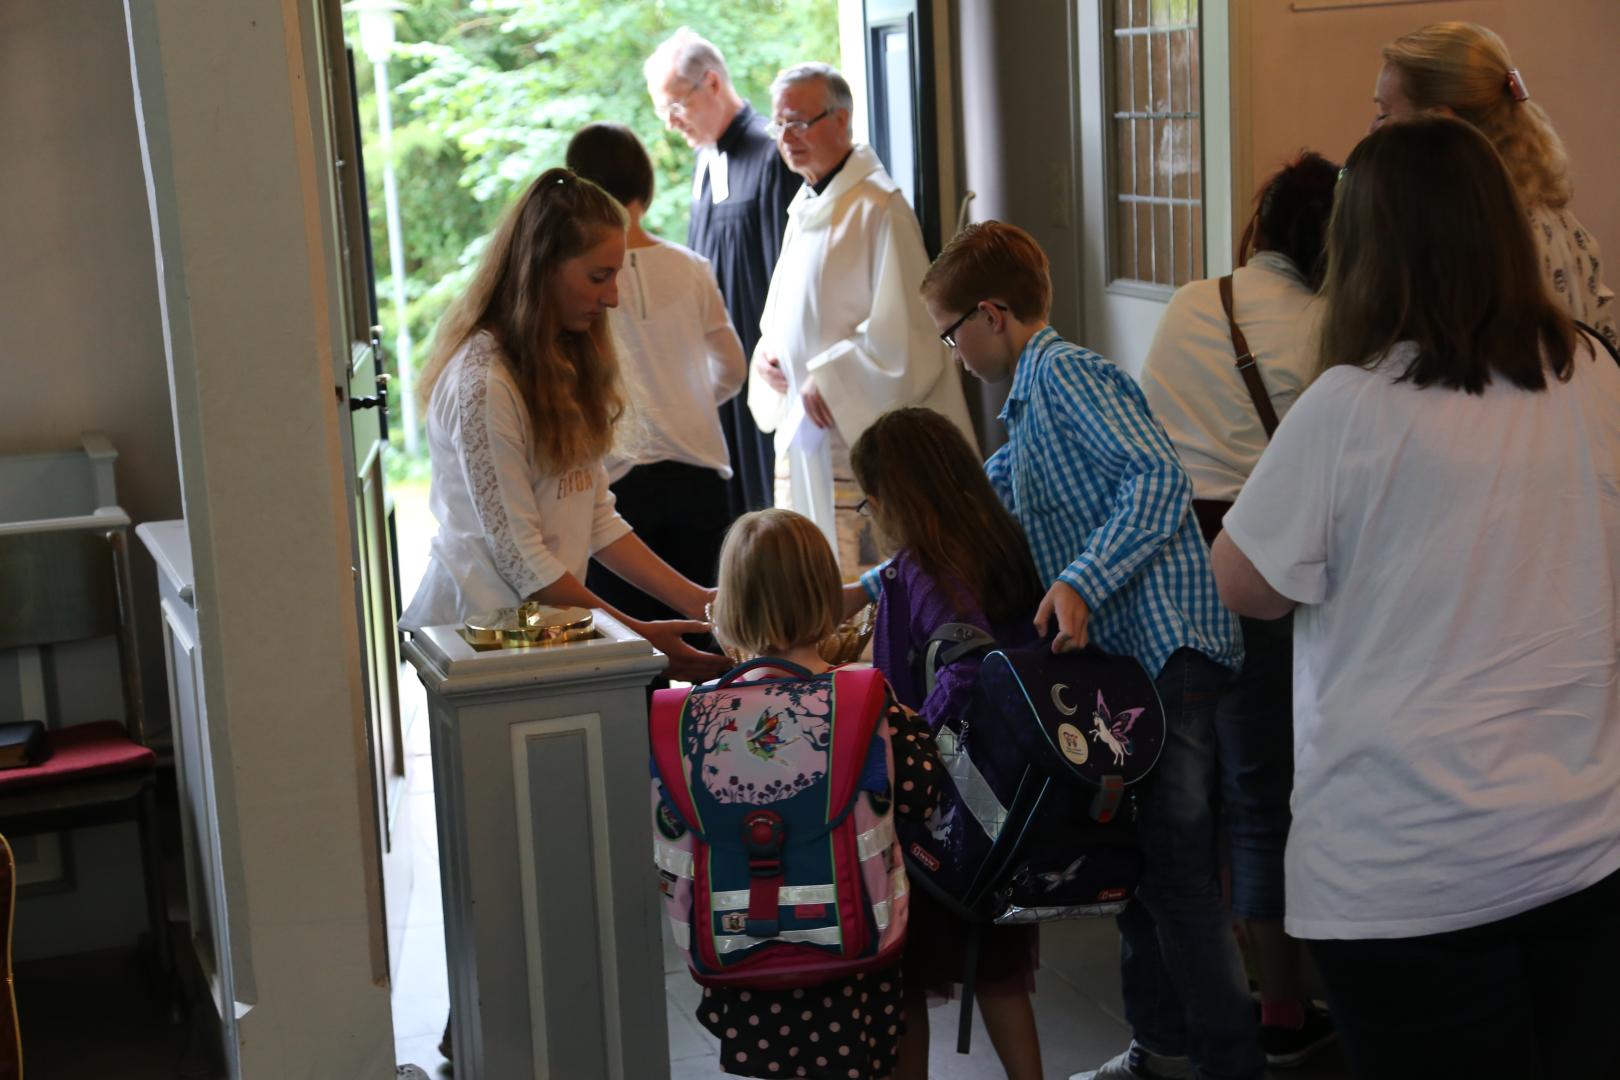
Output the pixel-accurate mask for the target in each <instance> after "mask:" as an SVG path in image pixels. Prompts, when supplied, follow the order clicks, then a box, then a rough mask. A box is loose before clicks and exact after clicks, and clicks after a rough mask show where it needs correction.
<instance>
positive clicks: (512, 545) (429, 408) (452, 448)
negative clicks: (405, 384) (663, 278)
mask: <svg viewBox="0 0 1620 1080" xmlns="http://www.w3.org/2000/svg"><path fill="white" fill-rule="evenodd" d="M625 227H626V218H625V213H624V208H623V207H621V206H620V205H619V204H618V203H617V202H615V201H614V200H613V198H612V196H610V195H608V194H607V193H606V192H605V191H603V190H602V189H601V188H599V187H597V186H596V185H595V184H593V183H591V182H590V181H588V180H584V179H582V178H580V177H578V176H576V175H575V174H574V173H572V172H570V171H569V170H567V169H549V170H547V171H546V172H545V173H543V174H541V176H540V177H539V178H538V179H537V180H535V181H534V183H532V184H530V185H529V187H528V189H527V190H526V191H525V192H524V193H523V196H522V197H521V198H520V199H518V201H517V202H516V203H515V204H514V205H513V206H512V208H511V209H510V210H508V211H507V213H506V215H505V216H504V217H503V218H502V219H501V223H500V226H499V228H497V229H496V231H495V234H494V235H493V236H492V237H491V238H490V241H489V245H488V246H487V247H486V248H485V249H484V254H483V257H482V258H481V259H480V260H479V264H478V269H477V272H476V273H475V274H474V275H473V278H472V281H471V283H470V284H469V285H468V286H467V290H466V291H465V292H464V293H462V295H461V296H460V297H459V298H457V299H456V301H455V302H454V303H452V304H451V305H450V307H449V309H448V310H447V311H446V312H445V314H444V318H443V319H442V320H440V323H439V328H438V333H437V336H436V337H435V339H434V343H433V353H432V356H431V358H430V359H429V361H428V364H427V366H426V368H425V369H424V371H423V374H422V400H423V403H424V406H425V409H424V415H425V418H426V423H427V436H428V453H429V457H430V460H431V462H432V467H433V487H432V491H431V493H430V495H429V499H428V504H429V507H430V509H431V510H432V511H433V516H434V517H435V518H436V519H437V520H438V522H439V532H438V535H437V536H435V537H434V540H433V546H432V555H431V558H430V560H429V563H428V568H427V571H426V573H425V574H424V575H423V578H422V583H421V585H420V587H419V588H418V589H417V592H416V596H415V597H414V598H413V599H412V601H411V604H410V606H409V607H408V608H407V609H406V610H405V614H404V616H403V617H402V618H401V619H400V625H401V626H402V627H404V628H405V629H407V630H412V631H415V630H420V629H421V628H422V627H424V626H434V625H448V624H457V623H460V622H463V621H464V620H466V619H469V618H472V617H473V616H475V615H483V614H487V613H489V612H493V611H496V610H498V609H502V608H511V607H516V606H517V605H519V604H521V603H522V602H524V601H526V600H533V601H538V602H541V603H545V604H551V605H556V606H559V607H583V608H604V609H605V610H607V611H608V612H609V613H610V614H612V615H614V616H615V617H617V618H619V619H620V621H621V622H623V623H624V624H625V625H626V626H628V627H629V628H631V629H632V630H635V631H636V632H637V633H639V634H641V635H642V636H643V637H645V638H647V639H648V640H649V641H651V642H652V643H653V644H654V645H656V646H657V647H658V648H659V649H660V650H662V651H663V652H664V653H665V654H666V655H667V656H668V657H669V658H670V674H671V675H673V676H675V677H677V678H691V677H694V676H703V675H705V674H708V673H711V672H715V671H718V670H719V669H720V668H721V667H722V666H723V664H724V661H723V660H722V658H720V657H718V656H712V655H710V654H708V653H702V652H698V651H697V650H695V649H693V648H692V647H691V646H689V645H687V644H686V643H685V642H683V641H682V640H681V635H682V634H686V633H701V632H703V631H704V630H705V629H706V627H705V626H704V624H702V623H701V622H698V621H696V620H697V618H698V617H699V616H700V615H701V613H702V611H703V608H704V605H705V603H706V602H707V601H708V599H709V596H710V591H709V590H707V589H704V588H702V587H700V586H698V585H696V584H694V583H692V582H691V581H689V580H688V579H687V578H685V577H683V576H682V575H680V574H679V573H677V572H676V571H675V570H673V569H671V568H670V567H669V565H668V564H666V563H665V562H664V561H663V560H662V559H660V558H659V557H658V556H657V555H655V554H653V552H652V551H651V550H649V549H648V547H647V545H646V544H644V543H643V542H642V541H641V540H640V539H639V538H638V537H636V535H635V534H634V533H633V532H632V531H631V528H630V526H629V524H628V523H626V522H625V521H624V519H623V518H621V517H620V516H619V514H618V513H617V512H616V511H615V510H614V505H613V494H612V492H611V491H610V490H609V489H608V482H607V473H606V470H605V469H604V467H603V463H602V459H603V456H604V455H605V454H606V453H607V451H608V450H609V449H610V448H611V447H612V446H613V444H614V434H615V428H616V426H617V425H618V423H619V419H620V417H621V416H622V414H623V413H624V411H625V406H624V395H623V392H622V390H621V388H620V383H619V362H618V357H617V355H616V353H615V351H614V348H613V338H612V335H611V334H610V332H609V330H608V325H607V319H606V314H607V311H608V309H609V308H613V307H616V306H617V305H618V302H619V297H618V285H617V279H618V274H619V269H620V267H621V266H622V265H623V263H624V254H625ZM593 558H594V559H595V560H596V561H598V562H599V563H601V564H602V565H603V566H605V567H606V568H607V569H609V570H611V571H612V572H613V573H615V574H617V575H618V576H620V577H622V578H624V579H625V580H626V581H628V582H629V583H630V584H632V585H634V586H636V587H638V588H640V589H642V590H644V591H645V592H647V593H648V594H649V595H651V596H654V597H656V598H657V599H659V600H662V601H663V602H664V603H666V604H668V605H669V606H670V607H672V608H674V609H675V610H676V611H678V612H682V613H684V614H686V615H687V616H689V618H690V620H691V621H687V620H667V621H639V620H635V619H630V618H628V617H625V616H624V615H623V614H622V613H620V612H618V611H617V610H615V609H614V608H612V607H609V606H608V605H605V604H603V603H602V601H601V599H600V598H599V597H597V596H596V595H595V594H594V593H593V592H591V591H590V590H589V589H588V588H586V586H585V585H584V578H585V571H586V567H587V565H588V564H589V562H590V561H591V559H593Z"/></svg>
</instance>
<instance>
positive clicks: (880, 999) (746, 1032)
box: [697, 510, 944, 1080]
mask: <svg viewBox="0 0 1620 1080" xmlns="http://www.w3.org/2000/svg"><path fill="white" fill-rule="evenodd" d="M719 580H720V589H719V593H718V595H717V596H716V597H715V600H714V607H713V615H714V636H715V637H716V638H717V639H719V641H720V643H721V644H722V645H723V646H725V647H726V648H727V649H728V650H731V651H732V652H733V653H734V654H739V655H746V656H750V657H761V656H764V657H771V658H773V659H776V660H784V661H787V662H788V663H789V664H791V665H794V666H797V667H799V668H802V669H804V671H806V672H809V673H810V674H811V675H820V674H823V673H825V672H826V671H827V670H829V665H828V663H827V661H826V660H824V659H823V658H822V657H821V655H820V654H819V652H818V650H817V645H818V644H819V643H820V642H821V640H822V639H823V638H825V637H827V636H828V635H829V634H831V633H832V632H833V630H834V629H835V628H836V627H837V625H838V620H839V616H840V611H839V609H840V607H841V605H842V599H841V595H840V591H841V578H840V577H839V573H838V561H837V559H835V558H834V557H833V552H832V546H831V545H830V544H828V543H827V537H826V536H825V535H824V534H823V533H822V531H821V529H820V528H818V527H817V526H816V524H815V523H814V522H812V521H811V520H810V519H809V518H807V517H805V516H804V515H803V514H796V513H794V512H793V511H791V510H757V511H755V512H753V513H751V514H744V515H743V516H742V517H740V518H738V519H737V520H736V522H735V523H734V524H733V525H732V526H731V531H730V532H728V533H726V542H725V544H724V545H723V546H722V547H721V549H720V578H719ZM786 673H787V672H786V670H785V669H777V668H776V667H775V666H774V665H771V664H765V665H762V666H760V667H758V668H755V669H753V670H750V671H744V672H742V673H741V674H740V676H739V677H740V678H742V679H745V680H746V679H752V678H775V677H780V676H781V675H782V674H786ZM878 723H880V724H885V725H887V727H888V732H889V744H890V746H891V747H892V749H893V757H892V761H893V763H894V772H893V775H892V776H891V777H890V782H891V785H892V787H891V791H892V792H893V793H894V812H895V815H896V816H897V817H898V818H900V819H901V820H904V821H912V822H918V823H921V822H923V821H926V820H927V819H928V818H929V817H930V816H931V815H932V814H933V813H934V808H935V804H936V803H937V802H938V799H939V787H938V785H939V778H940V776H941V775H943V773H944V768H943V766H942V765H941V764H940V760H939V751H938V748H937V747H936V746H935V745H934V739H933V735H932V734H931V733H930V732H929V730H928V725H927V724H926V723H925V722H924V721H923V720H922V719H921V718H919V717H918V716H917V715H916V714H915V713H913V712H911V711H910V710H909V709H906V708H904V707H902V706H901V705H900V704H899V703H898V702H897V701H896V700H895V698H894V696H893V694H892V693H888V694H885V695H884V702H883V716H882V718H881V719H879V721H878ZM900 967H901V962H896V963H895V964H894V965H893V966H891V967H887V968H880V969H879V970H876V971H871V972H863V973H861V974H858V975H853V976H850V977H848V978H844V979H836V980H833V981H831V982H827V983H822V984H821V985H819V986H816V987H815V988H814V989H813V990H809V991H806V990H802V989H783V990H771V989H762V988H759V987H750V988H748V989H743V988H741V987H734V986H717V987H707V988H705V989H704V991H703V999H702V1000H701V1001H700V1002H699V1003H698V1006H697V1021H698V1023H699V1024H701V1025H702V1026H703V1028H704V1029H705V1030H706V1031H708V1032H709V1034H711V1035H713V1036H714V1037H715V1039H717V1040H718V1041H719V1043H720V1067H721V1070H722V1071H724V1072H726V1073H728V1074H730V1075H733V1076H752V1077H772V1076H791V1075H798V1076H809V1077H814V1078H818V1080H831V1078H832V1077H845V1076H861V1077H871V1078H873V1080H889V1078H892V1077H894V1076H897V1075H898V1074H896V1073H895V1060H896V1057H897V1055H898V1053H899V1044H900V1034H899V1030H900V1014H901V1009H902V1006H903V998H902V995H901V985H902V973H901V970H900ZM913 1022H916V1023H925V1022H926V1021H925V1020H924V1019H922V1018H915V1019H914V1020H913Z"/></svg>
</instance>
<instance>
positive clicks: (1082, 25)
mask: <svg viewBox="0 0 1620 1080" xmlns="http://www.w3.org/2000/svg"><path fill="white" fill-rule="evenodd" d="M1106 2H1107V0H1074V6H1073V8H1072V11H1073V24H1072V28H1071V29H1072V33H1071V42H1072V44H1073V49H1072V51H1071V53H1070V58H1071V59H1070V80H1071V92H1072V96H1073V99H1074V100H1075V101H1076V102H1077V103H1078V108H1076V109H1075V111H1074V131H1073V133H1072V137H1071V145H1072V146H1073V148H1074V163H1073V169H1074V175H1075V176H1076V177H1077V178H1079V183H1078V184H1077V185H1076V186H1075V200H1076V202H1075V218H1076V220H1078V221H1079V222H1080V223H1081V242H1080V248H1081V258H1082V262H1083V266H1082V274H1081V279H1082V282H1083V285H1082V292H1083V295H1082V297H1081V308H1082V310H1083V312H1084V330H1083V333H1084V341H1083V344H1085V345H1086V346H1087V347H1088V348H1092V349H1095V350H1096V351H1097V352H1099V353H1102V354H1103V355H1104V356H1107V357H1108V358H1109V359H1111V360H1113V361H1115V362H1116V363H1118V364H1119V365H1120V366H1121V367H1123V368H1124V369H1125V370H1127V371H1129V372H1130V373H1131V374H1133V375H1135V374H1137V373H1139V372H1140V370H1141V364H1142V359H1143V357H1144V356H1146V354H1147V350H1148V346H1149V345H1150V344H1151V343H1152V340H1153V333H1154V330H1155V329H1156V328H1157V326H1158V323H1159V318H1160V316H1161V315H1162V314H1163V313H1164V307H1165V304H1166V303H1167V302H1168V301H1169V299H1170V295H1171V292H1172V290H1171V289H1169V288H1167V287H1163V286H1156V285H1148V284H1140V283H1135V282H1116V283H1113V284H1110V283H1109V281H1108V273H1109V270H1108V252H1109V250H1110V247H1111V245H1110V229H1111V228H1112V214H1111V213H1110V211H1111V209H1112V208H1111V206H1110V205H1109V199H1108V168H1109V161H1110V157H1111V150H1110V142H1111V140H1110V137H1109V135H1110V132H1109V129H1108V117H1107V115H1106V109H1107V103H1108V85H1107V78H1108V63H1107V60H1108V55H1109V52H1110V51H1111V49H1110V44H1111V42H1110V40H1109V39H1108V38H1107V37H1106V36H1105V32H1104V31H1105V25H1106V22H1105V11H1104V4H1105V3H1106ZM1234 24H1239V25H1240V26H1246V24H1247V15H1246V14H1244V13H1243V4H1242V3H1241V2H1240V3H1235V4H1234V3H1232V0H1202V3H1201V5H1200V12H1199V36H1200V40H1201V42H1202V46H1201V58H1200V60H1201V62H1200V64H1199V74H1200V80H1199V81H1200V94H1201V100H1202V106H1203V109H1202V111H1203V117H1202V130H1203V152H1202V158H1201V161H1202V169H1203V190H1204V260H1205V263H1204V265H1205V275H1204V276H1209V277H1213V276H1218V275H1220V274H1224V273H1226V272H1228V271H1229V270H1230V269H1231V264H1232V248H1233V243H1234V229H1233V222H1234V221H1235V220H1239V217H1238V213H1239V208H1238V200H1237V198H1236V197H1235V194H1234V192H1235V191H1238V190H1247V180H1246V179H1245V178H1244V177H1241V176H1239V175H1237V170H1235V169H1234V162H1235V161H1244V162H1246V160H1247V159H1246V155H1240V154H1238V153H1237V149H1238V146H1237V144H1238V142H1239V139H1238V138H1237V135H1238V124H1237V123H1236V121H1237V118H1238V116H1239V115H1241V114H1242V113H1243V112H1244V111H1245V110H1243V109H1242V93H1243V92H1244V91H1245V90H1246V86H1245V87H1239V86H1237V85H1236V84H1235V81H1234V77H1233V76H1234V74H1235V72H1237V71H1241V70H1243V68H1242V67H1241V66H1240V65H1238V64H1235V63H1234V62H1233V56H1232V51H1233V43H1234V42H1235V41H1240V40H1241V38H1240V36H1239V35H1238V34H1236V33H1234ZM1239 185H1241V186H1239Z"/></svg>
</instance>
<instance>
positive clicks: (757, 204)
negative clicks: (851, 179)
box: [686, 102, 804, 514]
mask: <svg viewBox="0 0 1620 1080" xmlns="http://www.w3.org/2000/svg"><path fill="white" fill-rule="evenodd" d="M714 150H715V152H716V153H719V154H723V155H725V157H726V178H727V184H726V186H727V188H728V190H727V192H726V198H725V200H724V201H722V202H715V201H714V193H713V191H712V189H711V187H710V182H709V170H708V169H704V171H703V176H702V177H701V179H700V181H699V186H698V187H697V189H696V194H695V196H694V197H693V199H692V217H691V220H690V223H689V224H688V225H687V229H686V246H687V247H689V248H691V249H692V250H693V251H696V252H698V253H699V254H700V255H702V256H704V257H705V258H707V259H708V260H709V261H710V262H711V263H713V264H714V274H715V277H716V279H718V280H719V282H720V295H721V296H723V297H724V298H725V301H726V311H727V312H728V313H730V315H731V324H732V325H733V326H735V327H736V328H737V336H738V337H740V338H742V345H743V353H744V354H745V355H746V356H747V357H748V358H749V361H750V375H749V378H752V377H753V375H752V360H753V356H754V346H755V345H756V344H757V343H758V342H759V320H760V316H762V315H763V314H764V313H765V294H766V293H767V292H768V291H769V289H770V287H771V273H772V271H774V270H775V269H776V257H777V256H778V255H779V254H781V251H782V232H783V230H784V229H786V228H787V208H788V203H790V202H792V201H793V196H794V195H796V194H797V193H798V190H799V188H800V187H802V186H803V185H804V181H803V180H802V179H800V177H799V176H798V175H797V174H795V173H794V172H792V171H791V170H790V169H789V168H788V167H787V164H786V162H784V161H783V160H782V155H781V154H779V153H777V150H776V143H775V142H774V141H772V139H771V137H770V136H769V135H766V134H765V118H764V117H763V116H761V115H759V113H757V112H755V111H754V108H753V106H751V105H749V104H748V103H747V102H744V103H743V107H742V109H741V110H739V111H738V113H737V115H736V116H734V117H733V118H732V120H731V123H730V124H729V125H728V126H727V127H726V130H725V132H724V133H723V134H722V135H721V136H720V138H719V140H717V141H716V143H715V147H714ZM702 160H703V159H702V158H701V157H700V158H699V162H700V164H701V162H702ZM720 423H721V426H722V427H723V428H724V429H725V433H726V443H727V444H728V445H729V446H730V448H731V472H732V476H731V505H732V511H733V514H741V513H744V512H746V511H749V510H761V509H764V508H765V507H768V506H771V505H772V504H773V501H774V495H773V487H772V485H773V479H772V478H773V469H774V465H775V460H774V459H775V455H774V453H773V449H772V442H771V437H770V436H768V435H765V434H762V433H761V432H760V430H759V428H758V427H756V426H755V424H754V417H753V415H752V414H751V413H750V412H749V411H748V385H747V383H744V384H743V388H742V390H741V391H740V392H739V393H738V394H737V396H736V397H734V398H732V399H731V400H730V401H728V402H726V403H725V404H724V405H721V406H720Z"/></svg>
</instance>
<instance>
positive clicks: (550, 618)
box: [461, 600, 596, 649]
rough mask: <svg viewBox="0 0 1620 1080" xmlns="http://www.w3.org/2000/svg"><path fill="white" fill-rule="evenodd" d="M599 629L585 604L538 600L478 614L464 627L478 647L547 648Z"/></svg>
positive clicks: (464, 632) (464, 634) (471, 642)
mask: <svg viewBox="0 0 1620 1080" xmlns="http://www.w3.org/2000/svg"><path fill="white" fill-rule="evenodd" d="M595 633H596V630H595V620H594V619H593V618H592V616H591V613H590V612H589V611H588V610H586V609H585V608H582V607H554V606H552V605H551V604H542V603H540V602H538V601H535V600H526V601H524V602H523V603H522V604H520V605H518V606H517V607H515V608H499V609H497V610H495V611H492V612H489V613H487V614H483V615H474V616H473V617H472V618H470V619H468V620H467V621H466V624H465V625H464V626H463V627H462V630H461V636H462V637H463V638H465V639H466V640H467V643H468V644H469V645H471V646H473V648H475V649H530V648H544V647H546V646H549V645H562V644H565V643H567V642H570V641H583V640H584V639H586V638H589V637H593V636H594V635H595Z"/></svg>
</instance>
